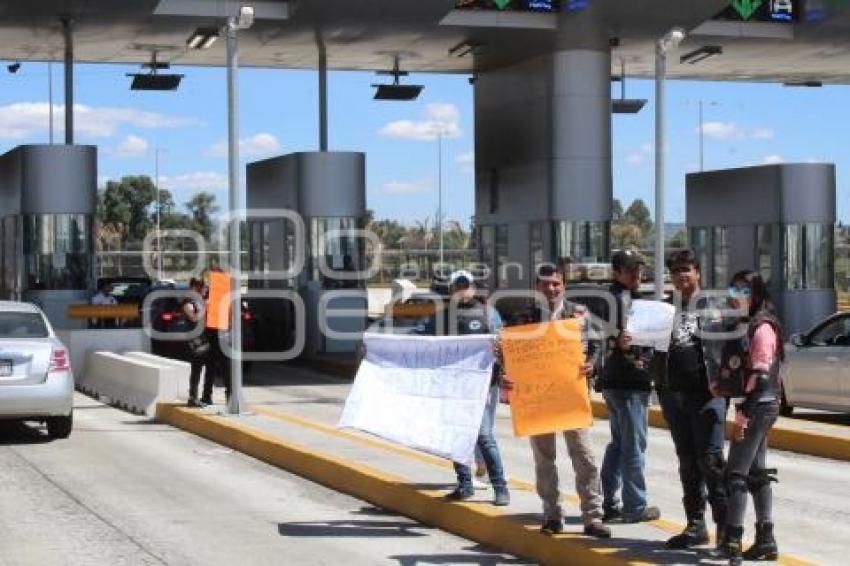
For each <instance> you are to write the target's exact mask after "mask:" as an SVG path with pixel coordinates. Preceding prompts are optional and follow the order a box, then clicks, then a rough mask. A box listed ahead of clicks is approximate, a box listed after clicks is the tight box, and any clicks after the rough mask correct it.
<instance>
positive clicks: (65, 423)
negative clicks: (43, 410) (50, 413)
mask: <svg viewBox="0 0 850 566" xmlns="http://www.w3.org/2000/svg"><path fill="white" fill-rule="evenodd" d="M73 426H74V413H71V414H69V415H68V416H65V417H49V418H48V419H47V434H48V435H50V438H54V439H57V438H68V437H69V436H71V429H72V428H73Z"/></svg>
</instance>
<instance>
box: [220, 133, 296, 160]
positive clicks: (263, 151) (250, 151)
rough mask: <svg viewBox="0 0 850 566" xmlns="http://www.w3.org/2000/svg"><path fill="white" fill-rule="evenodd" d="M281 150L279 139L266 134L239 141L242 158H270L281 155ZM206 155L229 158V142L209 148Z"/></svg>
mask: <svg viewBox="0 0 850 566" xmlns="http://www.w3.org/2000/svg"><path fill="white" fill-rule="evenodd" d="M281 149H282V147H281V145H280V142H279V141H278V139H277V138H276V137H275V136H274V135H272V134H268V133H265V132H262V133H259V134H254V135H253V136H251V137H249V138H242V139H241V140H239V155H240V157H257V156H268V155H272V154H274V153H279V152H280V151H281ZM205 154H206V155H209V156H211V157H227V142H219V143H217V144H214V145H211V146H210V147H209V148H207V150H206V152H205Z"/></svg>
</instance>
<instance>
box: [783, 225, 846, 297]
mask: <svg viewBox="0 0 850 566" xmlns="http://www.w3.org/2000/svg"><path fill="white" fill-rule="evenodd" d="M833 230H834V228H833V226H832V225H831V224H792V225H788V226H786V227H785V249H784V252H785V254H784V255H785V258H784V259H785V261H784V262H783V263H784V264H785V270H786V271H785V284H786V287H787V288H788V289H792V290H801V289H832V288H833V287H834V286H835V282H834V275H835V273H834V272H835V267H834V263H833V246H834V239H835V235H834V231H833Z"/></svg>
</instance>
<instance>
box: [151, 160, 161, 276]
mask: <svg viewBox="0 0 850 566" xmlns="http://www.w3.org/2000/svg"><path fill="white" fill-rule="evenodd" d="M159 152H160V148H158V147H155V148H154V149H153V160H154V183H156V278H157V280H158V281H162V240H161V239H160V234H161V232H160V220H161V218H160V214H161V210H160V209H161V208H162V199H161V198H160V192H159Z"/></svg>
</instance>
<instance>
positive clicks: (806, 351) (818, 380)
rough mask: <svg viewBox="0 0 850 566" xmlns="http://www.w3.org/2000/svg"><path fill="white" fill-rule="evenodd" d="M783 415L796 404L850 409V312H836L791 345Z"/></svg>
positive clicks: (808, 406)
mask: <svg viewBox="0 0 850 566" xmlns="http://www.w3.org/2000/svg"><path fill="white" fill-rule="evenodd" d="M786 347H787V361H788V363H787V367H786V372H785V379H784V395H783V399H782V414H783V415H786V416H787V415H790V414H791V412H792V411H793V410H794V407H806V408H810V409H822V410H826V411H840V412H846V411H850V313H848V312H841V313H836V314H834V315H832V316H830V317H829V318H827V319H826V320H824V321H821V322H820V323H818V324H816V325H815V326H814V327H812V329H811V330H809V331H808V332H804V333H801V334H794V335H793V336H791V344H789V345H787V346H786Z"/></svg>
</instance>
